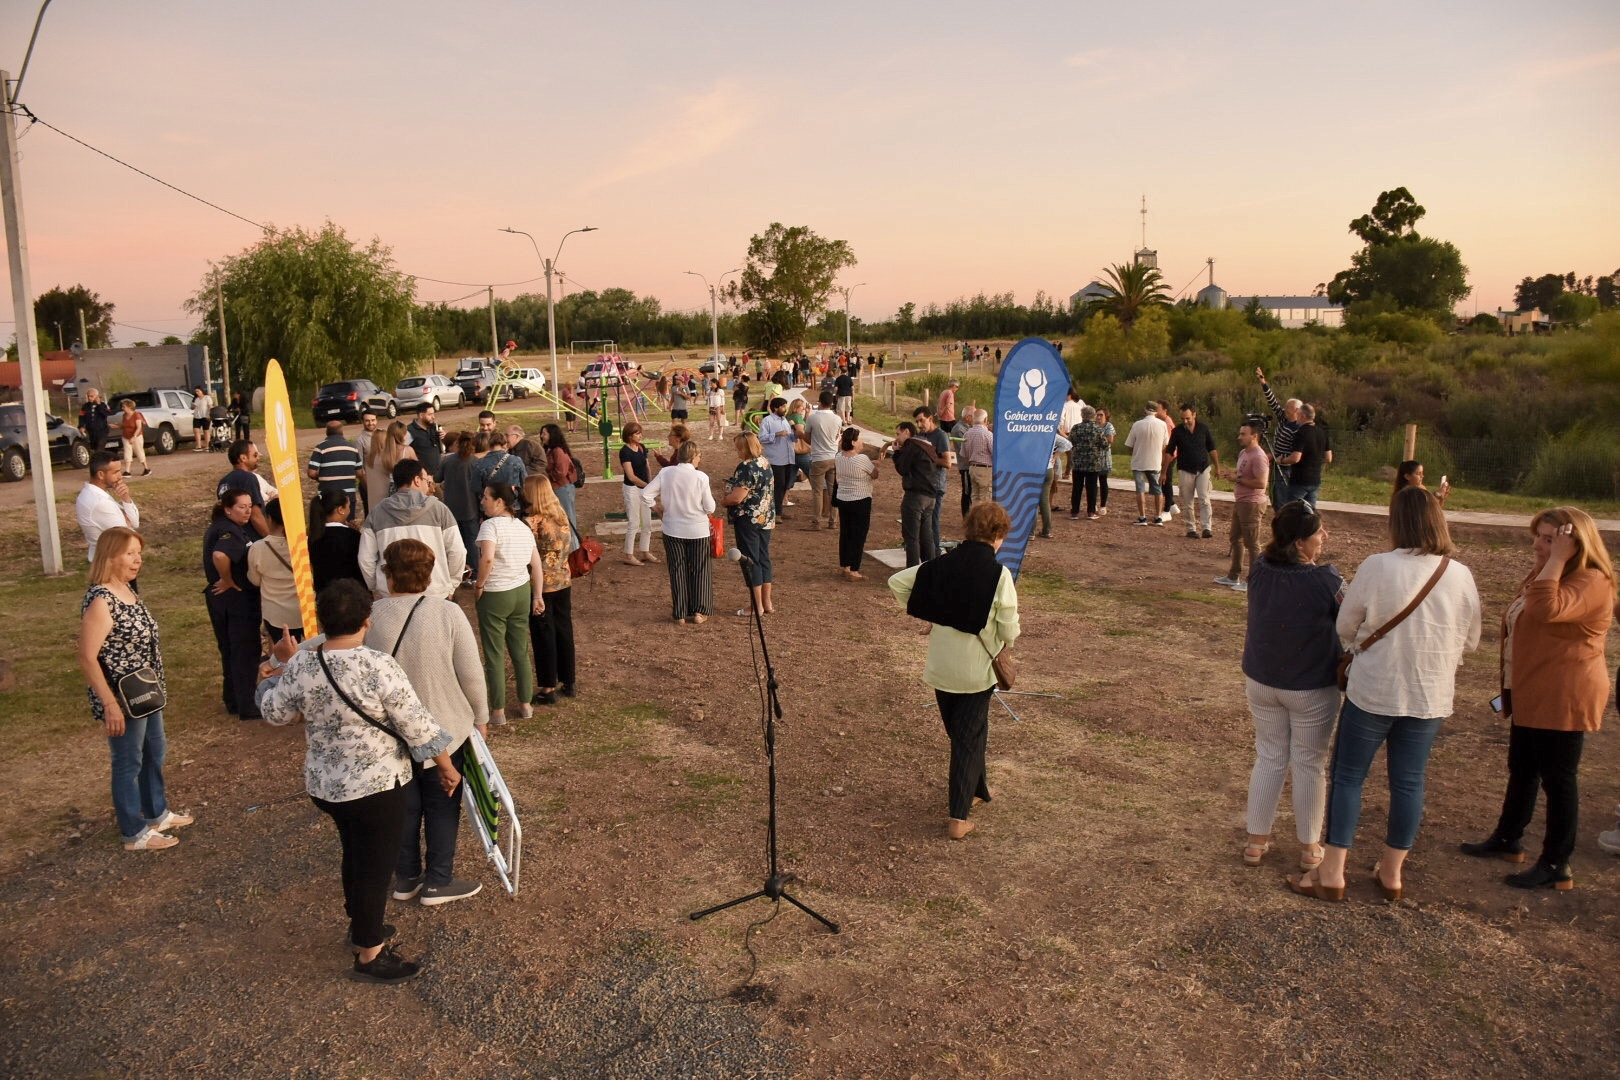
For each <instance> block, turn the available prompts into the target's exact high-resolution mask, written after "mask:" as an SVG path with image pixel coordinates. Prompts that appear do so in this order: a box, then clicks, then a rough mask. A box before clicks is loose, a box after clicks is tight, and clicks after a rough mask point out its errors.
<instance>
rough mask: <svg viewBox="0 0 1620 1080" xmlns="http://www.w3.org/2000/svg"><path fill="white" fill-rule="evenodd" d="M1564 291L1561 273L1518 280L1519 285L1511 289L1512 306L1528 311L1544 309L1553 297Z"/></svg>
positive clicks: (1549, 305)
mask: <svg viewBox="0 0 1620 1080" xmlns="http://www.w3.org/2000/svg"><path fill="white" fill-rule="evenodd" d="M1563 291H1564V276H1563V275H1562V274H1542V275H1541V276H1540V277H1538V278H1529V277H1527V278H1525V279H1524V280H1522V281H1520V282H1519V287H1518V288H1516V289H1514V290H1513V306H1514V307H1516V308H1518V309H1519V310H1520V311H1529V310H1530V309H1531V308H1539V309H1540V310H1542V311H1546V310H1547V309H1548V308H1549V307H1551V306H1552V302H1553V299H1554V298H1555V297H1557V296H1558V294H1559V293H1561V292H1563Z"/></svg>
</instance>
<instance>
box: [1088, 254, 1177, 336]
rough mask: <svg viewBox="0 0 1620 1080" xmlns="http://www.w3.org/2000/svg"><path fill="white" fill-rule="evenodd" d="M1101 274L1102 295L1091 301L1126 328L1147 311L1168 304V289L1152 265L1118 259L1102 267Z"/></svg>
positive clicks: (1164, 306)
mask: <svg viewBox="0 0 1620 1080" xmlns="http://www.w3.org/2000/svg"><path fill="white" fill-rule="evenodd" d="M1103 277H1104V280H1103V282H1102V286H1103V289H1104V290H1105V295H1103V296H1102V297H1099V298H1098V299H1097V300H1095V301H1093V306H1094V307H1095V309H1096V310H1098V311H1102V312H1106V313H1107V314H1109V315H1112V316H1113V317H1114V318H1116V319H1118V320H1119V325H1120V327H1121V328H1122V329H1124V330H1126V331H1129V330H1130V329H1131V327H1133V326H1135V325H1136V321H1137V320H1138V319H1140V318H1141V317H1142V316H1143V315H1145V314H1146V313H1147V312H1148V311H1150V310H1152V309H1154V308H1166V307H1169V306H1170V290H1169V288H1168V287H1167V286H1166V285H1165V283H1164V278H1163V277H1162V276H1161V275H1160V274H1159V271H1158V270H1157V269H1155V268H1153V267H1149V266H1143V265H1142V264H1140V263H1131V264H1125V263H1121V264H1119V265H1118V266H1110V267H1108V268H1107V269H1106V270H1104V271H1103Z"/></svg>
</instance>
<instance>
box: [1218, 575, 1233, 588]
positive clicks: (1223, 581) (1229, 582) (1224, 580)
mask: <svg viewBox="0 0 1620 1080" xmlns="http://www.w3.org/2000/svg"><path fill="white" fill-rule="evenodd" d="M1215 584H1217V585H1225V586H1226V587H1227V588H1228V589H1230V588H1231V587H1232V586H1233V585H1236V584H1238V579H1237V578H1229V577H1218V578H1216V579H1215Z"/></svg>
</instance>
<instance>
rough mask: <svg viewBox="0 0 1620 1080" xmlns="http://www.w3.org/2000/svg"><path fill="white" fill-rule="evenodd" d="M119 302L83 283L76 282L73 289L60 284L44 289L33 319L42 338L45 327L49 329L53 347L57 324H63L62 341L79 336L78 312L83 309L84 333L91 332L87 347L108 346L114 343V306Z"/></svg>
mask: <svg viewBox="0 0 1620 1080" xmlns="http://www.w3.org/2000/svg"><path fill="white" fill-rule="evenodd" d="M116 306H117V305H115V304H114V303H112V301H110V300H103V299H102V298H101V297H99V296H97V295H96V294H95V293H93V292H91V291H90V290H89V289H87V288H85V287H84V286H83V285H75V286H73V287H72V288H71V289H64V288H62V286H60V285H58V286H56V287H55V288H53V289H51V290H50V291H49V292H45V293H41V294H40V295H39V298H38V299H37V300H35V301H34V322H35V324H36V325H38V327H39V328H40V330H41V331H42V333H41V335H40V337H41V339H44V338H45V337H46V336H47V335H46V334H44V333H43V331H47V330H48V331H50V334H49V335H48V336H49V338H50V341H51V348H52V349H55V348H56V327H57V326H58V325H60V326H61V327H62V341H63V344H67V343H70V342H74V341H77V340H78V339H79V312H81V311H83V312H84V328H85V333H87V334H88V335H89V336H90V340H89V341H87V342H85V343H84V345H85V347H86V348H88V349H105V348H106V347H107V346H108V345H111V344H112V328H113V310H114V309H115V308H116Z"/></svg>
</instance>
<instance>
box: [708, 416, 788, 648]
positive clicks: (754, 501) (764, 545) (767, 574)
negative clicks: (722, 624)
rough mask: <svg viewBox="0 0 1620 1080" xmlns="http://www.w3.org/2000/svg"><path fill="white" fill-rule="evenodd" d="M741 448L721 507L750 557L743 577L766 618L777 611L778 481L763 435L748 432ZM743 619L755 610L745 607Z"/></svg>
mask: <svg viewBox="0 0 1620 1080" xmlns="http://www.w3.org/2000/svg"><path fill="white" fill-rule="evenodd" d="M732 445H733V446H735V447H736V449H737V467H736V468H735V469H733V470H732V473H731V475H730V476H729V477H727V478H726V494H725V498H723V499H721V500H720V505H722V506H724V507H726V508H727V512H728V513H729V514H730V516H731V527H732V529H733V530H735V532H736V536H737V549H738V550H739V551H741V552H742V553H743V554H744V555H745V556H747V558H748V561H747V562H745V563H743V577H744V579H745V580H746V581H747V582H748V587H749V590H750V591H751V592H752V593H753V603H754V604H755V605H757V606H758V608H759V610H760V611H762V612H764V613H765V614H766V615H769V614H771V613H773V612H774V611H775V610H776V608H775V607H774V606H772V604H771V530H772V529H774V528H776V505H775V502H774V501H773V500H774V497H775V478H774V477H773V476H772V475H771V463H770V462H769V461H766V460H765V451H764V449H763V448H761V446H760V445H759V436H758V435H755V434H754V433H753V432H751V431H744V432H743V433H742V434H740V435H738V436H737V437H736V438H734V439H733V440H732ZM737 614H738V615H740V616H744V617H746V616H748V615H750V614H752V609H751V608H742V609H740V610H739V611H738V612H737Z"/></svg>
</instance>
